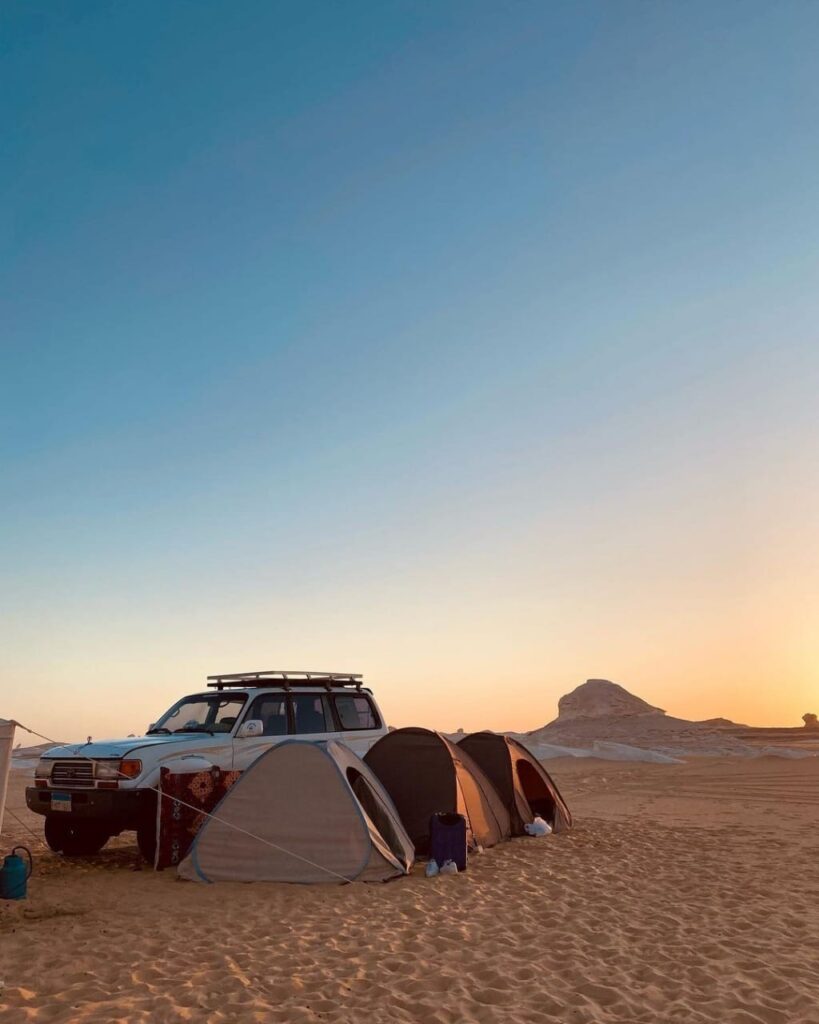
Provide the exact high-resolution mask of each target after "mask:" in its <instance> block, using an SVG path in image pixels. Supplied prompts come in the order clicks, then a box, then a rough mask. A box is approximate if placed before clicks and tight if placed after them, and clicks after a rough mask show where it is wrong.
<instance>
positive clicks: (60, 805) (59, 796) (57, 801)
mask: <svg viewBox="0 0 819 1024" xmlns="http://www.w3.org/2000/svg"><path fill="white" fill-rule="evenodd" d="M51 810H52V811H70V810H71V794H70V793H52V794H51Z"/></svg>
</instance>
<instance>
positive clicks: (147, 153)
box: [0, 0, 819, 739]
mask: <svg viewBox="0 0 819 1024" xmlns="http://www.w3.org/2000/svg"><path fill="white" fill-rule="evenodd" d="M817 38H819V5H818V4H816V3H812V2H798V0H793V2H790V3H787V4H774V3H770V2H766V3H754V2H752V0H742V2H730V3H729V2H716V3H710V2H709V3H705V2H694V3H679V4H677V3H666V2H658V3H653V2H652V3H648V2H645V3H641V2H619V3H612V2H603V3H591V2H589V3H532V4H527V3H501V2H492V3H480V2H475V0H469V2H446V3H434V4H432V3H420V2H416V3H408V2H406V3H405V2H401V3H397V2H390V0H382V2H378V3H363V2H355V3H340V4H335V3H329V2H319V3H308V4H305V3H301V2H299V3H274V2H264V3H256V2H248V0H240V2H237V3H233V4H228V3H224V2H219V3H210V2H203V0H196V2H162V3H150V2H140V3H136V2H134V3H113V2H105V3H99V2H91V0H84V2H83V3H78V4H69V3H57V2H51V3H39V2H36V0H35V2H21V3H11V2H7V3H4V4H3V5H2V10H1V11H0V47H1V48H2V60H0V107H1V108H2V124H3V139H2V151H3V157H2V160H0V191H1V193H2V213H1V215H0V304H1V308H0V332H1V333H0V346H2V365H1V366H0V399H1V401H0V458H1V459H2V474H1V478H0V492H1V493H2V501H0V571H2V580H3V584H2V588H0V680H1V681H2V682H1V683H0V693H2V700H1V701H0V717H13V718H17V719H19V720H21V721H23V722H26V723H27V724H31V725H32V726H33V727H34V728H37V729H38V730H40V731H43V732H45V733H46V734H47V735H51V736H57V737H58V738H67V739H74V738H78V737H83V738H84V737H85V735H87V734H88V733H91V734H93V735H95V736H97V737H101V736H103V735H106V734H107V735H117V734H124V733H128V732H133V731H137V730H141V729H143V728H144V727H145V725H146V724H147V723H148V722H149V721H151V720H153V719H155V718H156V717H157V716H158V714H159V713H160V712H161V711H163V710H164V709H165V708H166V707H167V706H168V705H170V704H171V703H172V702H173V701H174V700H175V699H176V698H177V697H179V696H181V695H182V694H184V693H186V692H190V691H193V690H196V689H198V688H200V687H201V684H202V682H203V679H204V676H205V675H206V674H208V673H209V672H216V671H235V670H246V669H267V668H290V669H297V668H317V669H338V670H347V671H361V672H364V673H365V675H366V678H367V681H368V682H369V683H370V684H371V685H372V686H373V689H374V690H375V692H376V694H377V696H378V698H379V700H380V703H381V705H382V707H383V709H384V711H385V713H386V715H387V718H388V720H389V721H390V722H391V723H392V724H395V725H409V724H422V725H433V726H438V727H441V728H445V729H454V728H456V727H459V726H462V727H465V728H467V729H472V728H481V727H490V728H516V729H530V728H535V727H537V726H540V725H542V724H543V723H544V722H546V721H547V720H549V719H550V718H552V717H553V716H554V714H555V712H556V702H557V698H558V697H559V696H560V695H561V694H562V693H565V692H566V691H567V690H570V689H572V688H573V687H574V686H576V685H577V684H578V683H580V682H582V681H583V680H584V679H585V678H586V677H588V676H603V677H607V678H610V679H614V680H616V681H618V682H620V683H622V684H623V685H625V686H626V687H628V688H629V689H631V690H633V691H634V692H636V693H638V694H639V695H640V696H642V697H644V698H645V699H647V700H649V701H650V702H651V703H654V704H659V705H660V706H662V707H664V708H666V709H667V710H668V711H669V712H671V713H674V714H678V715H682V716H684V717H696V718H705V717H711V716H715V715H726V716H729V717H733V718H735V719H737V720H742V721H747V722H749V723H752V724H769V723H770V724H794V725H798V724H800V716H801V715H802V713H804V712H806V711H817V712H819V635H818V634H817V628H816V624H817V621H819V545H817V526H818V525H819V482H818V480H819V478H818V477H817V470H818V469H819V466H818V463H819V430H817V428H818V427H819V422H818V421H819V414H818V413H817V394H818V393H819V338H818V337H817V324H818V322H819V321H818V320H817V307H818V306H819V244H818V243H819V175H818V174H817V168H819V132H817V107H818V106H819V62H817V59H816V47H817ZM21 739H25V737H22V736H21Z"/></svg>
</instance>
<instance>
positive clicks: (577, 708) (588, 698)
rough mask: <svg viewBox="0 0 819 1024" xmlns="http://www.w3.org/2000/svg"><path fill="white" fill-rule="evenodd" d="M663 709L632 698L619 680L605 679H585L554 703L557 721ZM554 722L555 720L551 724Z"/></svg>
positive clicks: (637, 713) (651, 711)
mask: <svg viewBox="0 0 819 1024" xmlns="http://www.w3.org/2000/svg"><path fill="white" fill-rule="evenodd" d="M664 714H665V711H663V710H662V709H661V708H655V707H654V706H653V705H652V704H648V703H647V702H646V701H644V700H643V699H642V698H641V697H635V696H634V694H633V693H629V692H628V690H627V689H626V688H625V687H624V686H620V684H619V683H612V682H610V681H609V680H608V679H587V680H586V682H585V683H582V684H581V685H580V686H578V687H576V688H575V689H574V690H572V692H571V693H567V694H565V695H564V696H563V697H561V698H560V700H559V701H558V702H557V721H559V722H565V721H568V720H570V719H577V718H603V717H608V716H611V715H614V716H616V717H626V716H631V715H664ZM552 724H554V723H552Z"/></svg>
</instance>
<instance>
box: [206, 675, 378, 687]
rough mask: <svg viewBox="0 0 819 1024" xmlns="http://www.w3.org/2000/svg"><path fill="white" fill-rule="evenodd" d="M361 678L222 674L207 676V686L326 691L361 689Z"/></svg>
mask: <svg viewBox="0 0 819 1024" xmlns="http://www.w3.org/2000/svg"><path fill="white" fill-rule="evenodd" d="M362 678H363V677H362V676H361V675H360V674H355V673H351V672H284V671H280V670H274V671H267V672H223V673H221V674H220V675H218V676H208V686H213V687H215V688H216V689H217V690H224V689H225V687H232V686H264V685H265V684H268V685H270V684H275V685H277V686H281V687H282V689H284V690H289V689H291V687H294V686H323V687H324V688H325V689H326V690H332V689H334V688H341V687H345V686H353V687H355V689H356V690H360V689H361V685H362V684H361V680H362Z"/></svg>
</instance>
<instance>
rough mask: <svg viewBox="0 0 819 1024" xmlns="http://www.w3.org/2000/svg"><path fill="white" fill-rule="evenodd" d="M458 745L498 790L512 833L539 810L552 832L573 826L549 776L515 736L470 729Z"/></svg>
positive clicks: (522, 831)
mask: <svg viewBox="0 0 819 1024" xmlns="http://www.w3.org/2000/svg"><path fill="white" fill-rule="evenodd" d="M458 746H459V747H460V748H461V750H465V751H466V752H467V753H468V754H469V755H471V757H472V758H473V760H474V761H476V762H477V763H478V764H479V765H480V767H481V768H482V769H483V771H484V772H485V773H486V775H487V776H488V777H489V778H490V780H491V781H492V783H493V785H494V787H495V789H496V790H497V791H498V793H500V795H501V798H502V799H503V802H504V804H505V805H506V809H507V810H508V811H509V816H510V818H511V819H512V834H513V835H516V836H522V835H524V834H525V830H524V828H523V826H524V825H526V824H529V823H530V822H532V821H533V820H534V817H535V815H536V814H539V815H540V817H541V818H543V820H544V821H547V822H548V823H549V824H550V825H551V826H552V829H553V830H554V831H555V832H562V831H564V830H565V829H567V828H571V827H572V815H571V811H570V810H569V808H568V806H567V805H566V801H565V800H564V799H563V797H562V796H561V795H560V790H559V789H558V788H557V786H556V785H555V783H554V781H553V780H552V777H551V776H550V775H549V773H548V772H547V771H546V769H545V768H544V767H543V765H542V764H541V763H540V761H538V760H537V758H536V757H535V755H534V754H533V753H531V751H529V750H527V749H526V747H525V746H524V745H523V744H522V743H519V742H518V740H515V739H512V737H511V736H502V735H500V734H499V733H496V732H473V733H471V734H470V735H469V736H464V738H463V739H462V740H460V741H459V743H458Z"/></svg>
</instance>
